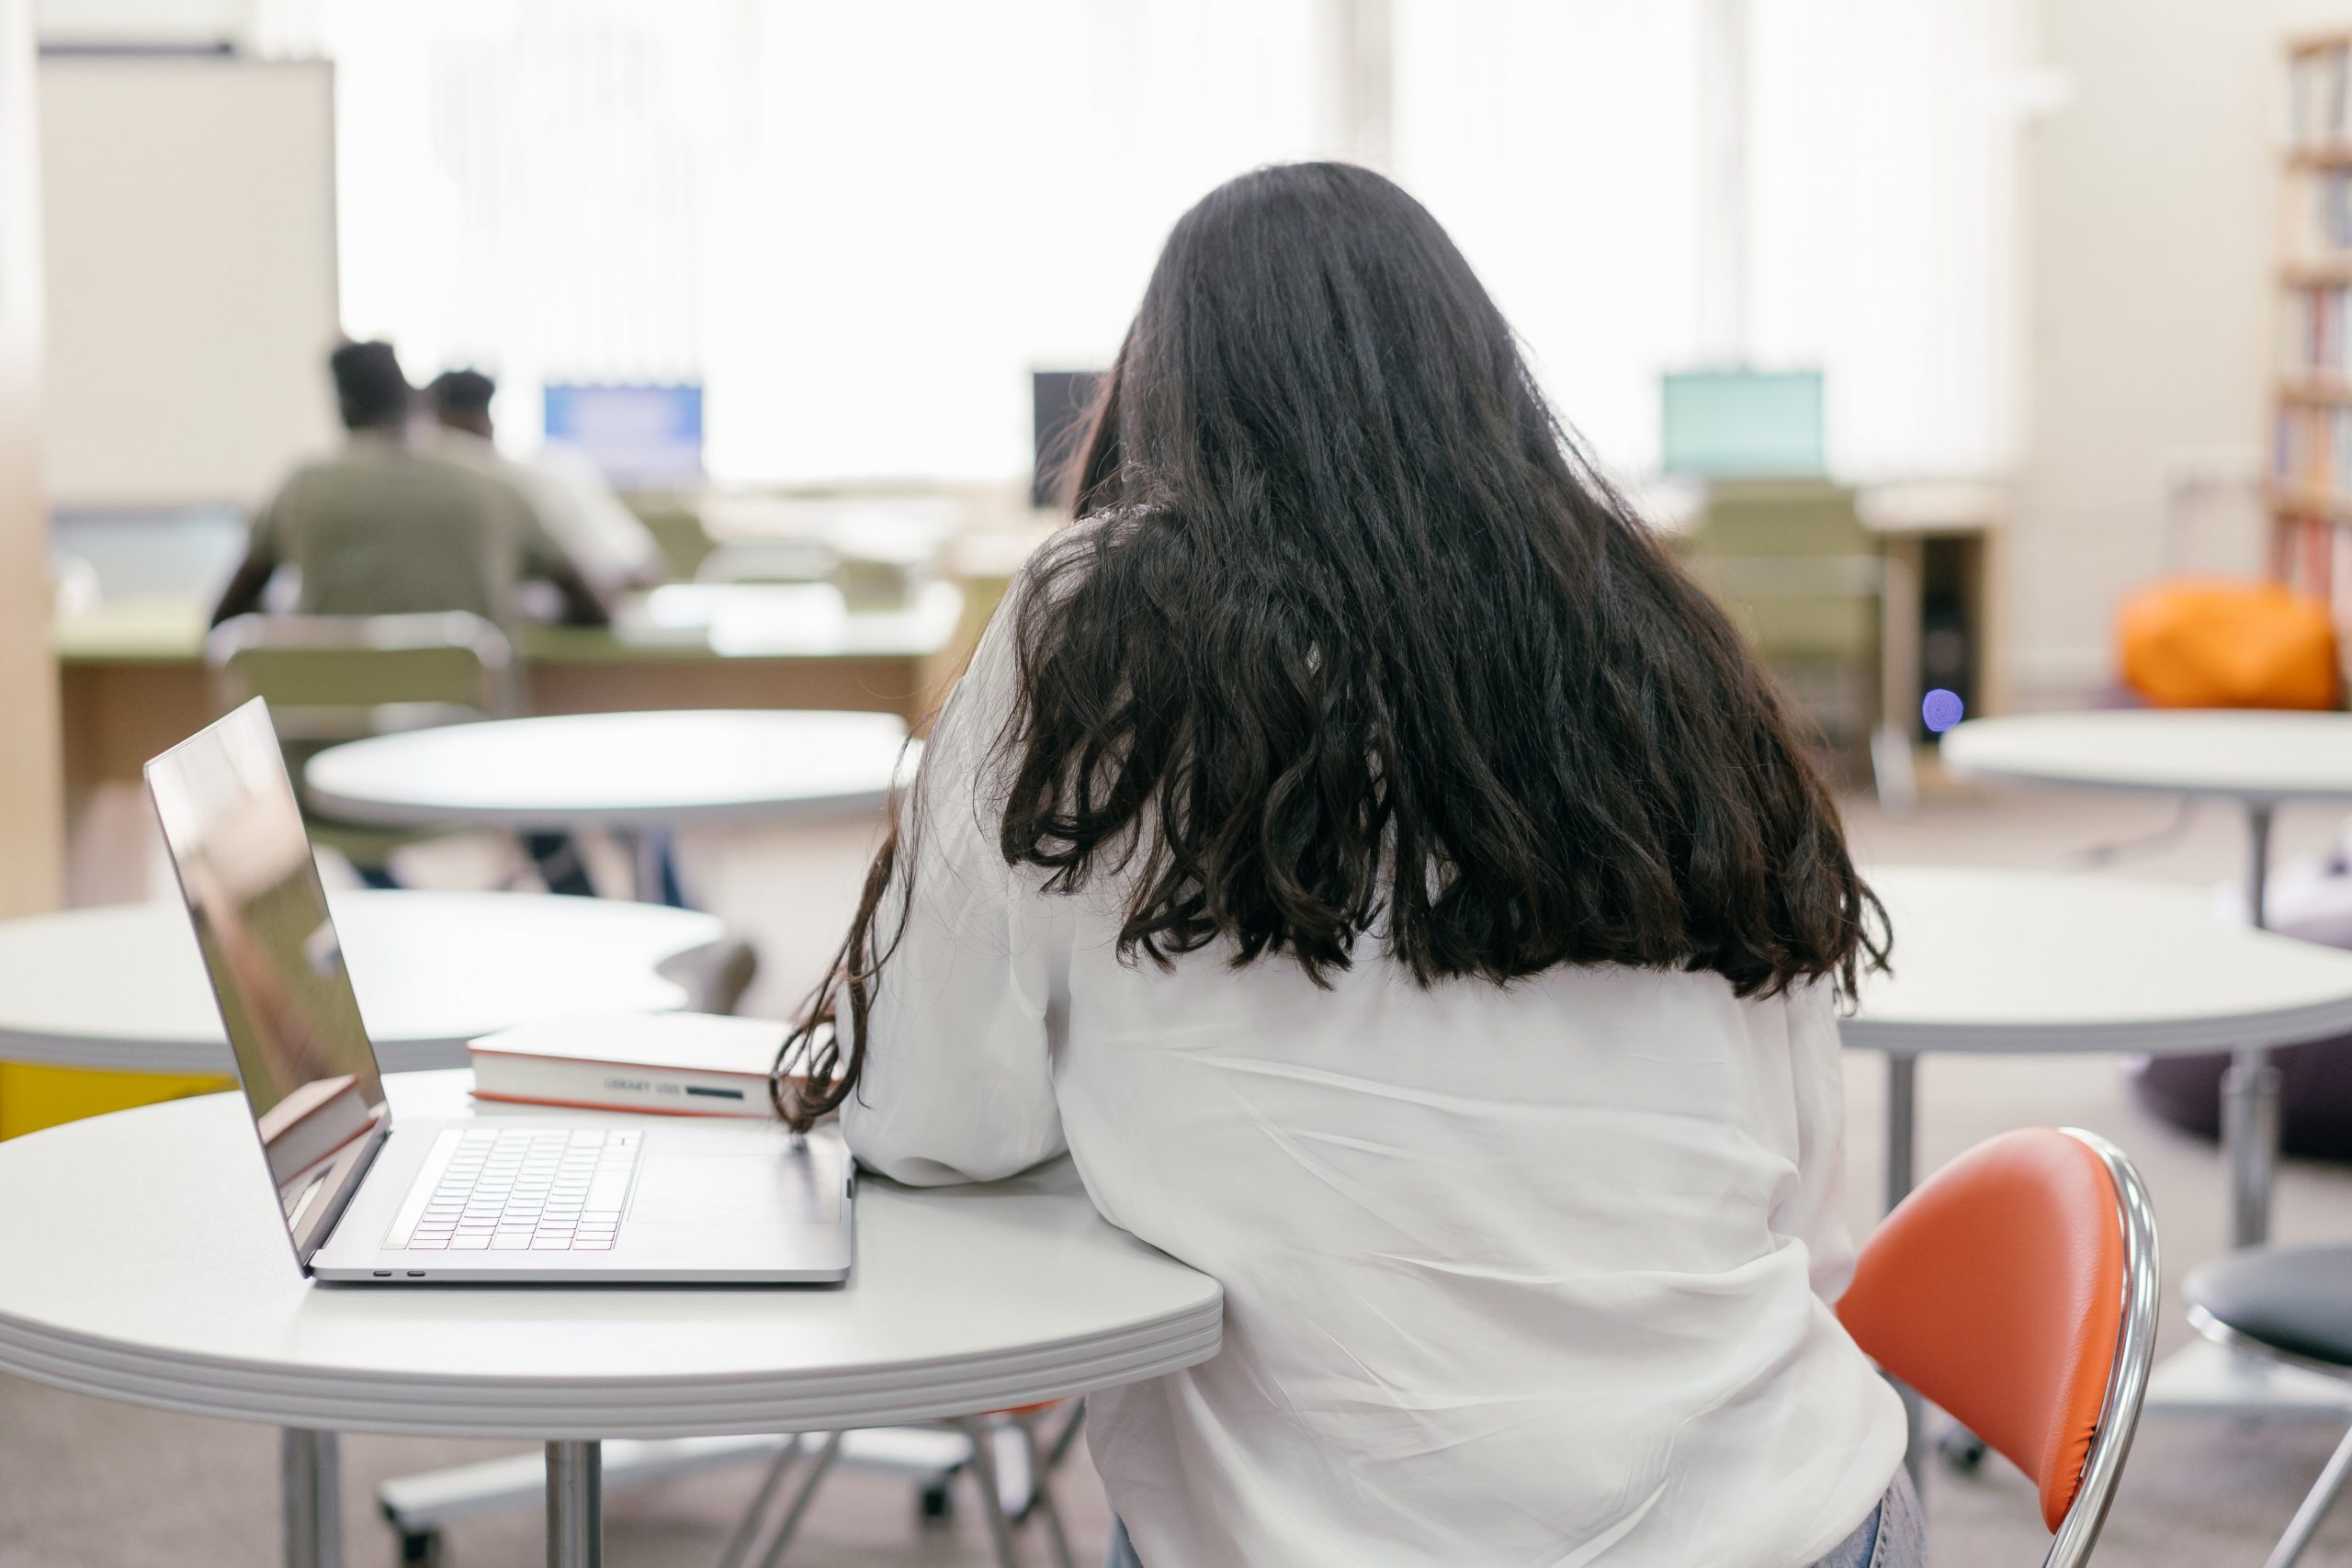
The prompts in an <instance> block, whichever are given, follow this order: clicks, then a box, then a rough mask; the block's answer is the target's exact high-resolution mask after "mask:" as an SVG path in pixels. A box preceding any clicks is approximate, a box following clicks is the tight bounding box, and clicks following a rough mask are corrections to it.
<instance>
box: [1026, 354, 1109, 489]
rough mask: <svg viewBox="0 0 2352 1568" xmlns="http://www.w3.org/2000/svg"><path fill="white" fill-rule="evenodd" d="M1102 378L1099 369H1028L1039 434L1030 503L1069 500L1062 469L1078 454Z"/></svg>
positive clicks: (1032, 410) (1033, 413)
mask: <svg viewBox="0 0 2352 1568" xmlns="http://www.w3.org/2000/svg"><path fill="white" fill-rule="evenodd" d="M1102 380H1103V372H1102V371H1100V370H1033V371H1031V372H1030V373H1029V401H1030V408H1031V413H1032V417H1033V419H1034V420H1035V429H1036V434H1037V458H1036V468H1035V470H1034V471H1033V473H1032V474H1031V476H1030V479H1029V504H1030V505H1032V506H1063V505H1067V504H1068V503H1069V494H1068V492H1067V491H1064V490H1063V489H1062V480H1063V470H1064V469H1065V468H1067V467H1068V466H1069V464H1070V462H1071V461H1072V460H1073V459H1075V458H1076V457H1077V456H1078V444H1079V442H1080V439H1081V438H1082V437H1083V436H1084V435H1085V434H1086V430H1085V424H1084V423H1083V422H1084V420H1085V417H1086V410H1087V407H1088V405H1089V404H1091V403H1092V402H1093V401H1094V391H1095V389H1096V388H1097V387H1098V386H1100V385H1101V384H1102Z"/></svg>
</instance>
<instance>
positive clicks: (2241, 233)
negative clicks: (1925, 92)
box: [2004, 0, 2352, 705]
mask: <svg viewBox="0 0 2352 1568" xmlns="http://www.w3.org/2000/svg"><path fill="white" fill-rule="evenodd" d="M2037 21H2038V32H2039V38H2038V46H2037V52H2038V54H2039V58H2040V60H2041V63H2042V64H2043V65H2044V66H2046V67H2048V68H2050V69H2051V70H2052V72H2054V73H2058V75H2059V76H2060V77H2061V78H2063V82H2064V89H2065V90H2064V93H2063V101H2062V102H2060V103H2059V104H2058V105H2057V106H2056V107H2053V108H2052V109H2051V110H2050V111H2049V112H2048V113H2047V114H2046V115H2044V116H2043V117H2042V118H2040V119H2039V120H2037V121H2036V123H2035V124H2034V125H2033V126H2032V128H2031V129H2030V130H2028V132H2027V133H2026V146H2025V152H2024V156H2025V181H2024V197H2023V206H2024V209H2025V211H2024V235H2025V237H2024V241H2023V252H2024V254H2023V268H2022V272H2023V281H2024V305H2025V312H2026V314H2025V321H2024V333H2025V338H2026V343H2025V355H2024V364H2025V367H2026V368H2025V372H2024V376H2025V382H2026V386H2025V395H2024V398H2023V400H2022V419H2023V423H2024V428H2023V430H2022V432H2021V437H2022V439H2021V441H2020V444H2019V449H2020V453H2021V461H2020V467H2019V474H2018V507H2017V516H2016V519H2015V525H2014V528H2013V530H2012V533H2011V537H2010V541H2009V549H2008V552H2007V567H2006V570H2005V572H2004V579H2005V587H2006V590H2007V616H2006V620H2007V651H2008V656H2009V658H2008V671H2009V677H2010V688H2011V696H2012V698H2013V700H2014V701H2015V702H2016V703H2017V704H2018V705H2060V704H2069V703H2074V702H2078V701H2081V700H2083V699H2084V698H2085V697H2086V696H2088V695H2091V694H2095V693H2096V692H2097V691H2098V689H2099V688H2100V687H2102V686H2103V685H2105V684H2106V683H2108V682H2109V680H2110V678H2111V674H2110V672H2111V670H2112V665H2113V657H2112V650H2111V649H2112V638H2111V626H2112V619H2113V613H2114V606H2115V602H2116V600H2117V598H2118V596H2119V595H2120V594H2121V593H2123V592H2127V591H2128V590H2130V589H2131V587H2133V586H2134V585H2136V584H2139V583H2142V582H2144V581H2147V580H2149V579H2150V578H2152V577H2155V576H2158V575H2161V574H2163V573H2165V572H2168V571H2175V570H2224V571H2231V572H2239V573H2256V572H2259V571H2260V570H2263V564H2264V560H2263V552H2264V538H2265V524H2264V521H2263V517H2262V513H2261V510H2260V507H2259V504H2258V501H2257V498H2256V491H2255V486H2256V483H2257V481H2258V479H2259V475H2260V467H2261V462H2262V453H2263V449H2264V442H2265V432H2266V430H2267V412H2266V397H2267V383H2268V380H2269V378H2270V372H2271V368H2272V367H2271V358H2270V344H2271V342H2272V336H2271V317H2270V294H2269V288H2270V282H2269V279H2270V273H2271V269H2272V266H2273V265H2274V261H2275V256H2274V251H2273V245H2274V240H2275V236H2276V233H2277V217H2278V206H2277V204H2278V188H2277V177H2276V176H2277V164H2278V145H2279V140H2280V139H2279V131H2278V125H2279V113H2280V111H2279V107H2278V105H2279V101H2280V97H2281V96H2282V92H2283V87H2282V83H2283V77H2284V69H2285V68H2284V64H2283V57H2282V55H2281V52H2280V48H2279V45H2280V42H2281V40H2282V39H2283V38H2284V37H2285V36H2286V35H2287V34H2288V33H2289V32H2290V31H2300V30H2305V29H2309V28H2323V27H2337V26H2352V0H2040V6H2039V17H2038V18H2037Z"/></svg>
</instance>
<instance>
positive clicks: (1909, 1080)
mask: <svg viewBox="0 0 2352 1568" xmlns="http://www.w3.org/2000/svg"><path fill="white" fill-rule="evenodd" d="M1918 1134H1919V1058H1918V1057H1917V1056H1914V1055H1908V1054H1907V1053H1896V1054H1890V1055H1888V1056H1887V1058H1886V1208H1887V1212H1888V1213H1894V1206H1895V1205H1896V1204H1897V1203H1900V1202H1902V1201H1903V1200H1904V1199H1905V1198H1907V1197H1909V1196H1910V1195H1911V1183H1912V1180H1913V1173H1914V1170H1915V1168H1916V1166H1917V1158H1918V1154H1917V1145H1918ZM1889 1381H1894V1380H1889ZM1894 1392H1895V1393H1898V1394H1900V1395H1902V1397H1903V1429H1904V1438H1905V1441H1904V1449H1903V1463H1904V1467H1905V1469H1907V1470H1909V1471H1910V1472H1911V1484H1912V1485H1913V1486H1914V1487H1917V1486H1919V1485H1921V1484H1923V1483H1925V1481H1926V1479H1927V1471H1926V1466H1927V1462H1928V1443H1927V1408H1926V1404H1925V1402H1924V1401H1922V1400H1921V1399H1920V1397H1919V1393H1918V1391H1917V1389H1915V1388H1913V1387H1912V1386H1911V1385H1910V1384H1909V1383H1906V1382H1894Z"/></svg>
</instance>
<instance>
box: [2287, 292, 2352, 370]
mask: <svg viewBox="0 0 2352 1568" xmlns="http://www.w3.org/2000/svg"><path fill="white" fill-rule="evenodd" d="M2347 320H2352V286H2346V285H2345V284H2340V283H2334V284H2316V285H2315V284H2289V285H2288V286H2287V287H2286V288H2285V289H2284V290H2283V298H2282V299H2281V301H2280V310H2279V311H2278V325H2279V332H2280V334H2281V336H2280V341H2279V355H2278V359H2279V365H2278V369H2279V373H2280V374H2281V375H2283V376H2286V377H2289V378H2295V379H2310V380H2325V381H2339V382H2340V381H2347V380H2352V348H2347V346H2346V344H2347V338H2346V333H2345V330H2344V329H2345V324H2346V321H2347Z"/></svg>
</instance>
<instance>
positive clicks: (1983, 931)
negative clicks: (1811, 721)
mask: <svg viewBox="0 0 2352 1568" xmlns="http://www.w3.org/2000/svg"><path fill="white" fill-rule="evenodd" d="M1862 874H1863V877H1864V879H1865V880H1866V881H1868V882H1869V883H1870V885H1871V887H1872V888H1873V889H1875V890H1876V891H1877V893H1878V896H1879V897H1880V898H1881V899H1882V900H1883V902H1884V903H1885V905H1886V910H1887V917H1888V919H1889V922H1890V924H1891V926H1892V928H1893V931H1894V971H1893V973H1891V974H1886V975H1870V976H1864V977H1863V980H1862V985H1861V996H1860V1005H1859V1007H1858V1009H1857V1010H1856V1011H1855V1013H1854V1015H1853V1016H1852V1017H1850V1018H1848V1019H1845V1020H1843V1021H1841V1023H1840V1024H1839V1035H1840V1038H1841V1039H1842V1041H1843V1043H1845V1045H1846V1046H1847V1048H1848V1049H1849V1050H1869V1051H1878V1052H1882V1053H1883V1054H1884V1055H1885V1056H1886V1059H1887V1095H1886V1203H1887V1207H1889V1208H1893V1207H1894V1205H1895V1204H1896V1203H1898V1202H1900V1201H1902V1200H1903V1197H1904V1195H1905V1193H1907V1192H1909V1191H1910V1190H1911V1186H1912V1181H1913V1177H1914V1160H1915V1156H1916V1139H1917V1125H1918V1110H1917V1081H1918V1080H1917V1072H1918V1059H1919V1057H1920V1056H1922V1055H1926V1054H1928V1053H1930V1052H1938V1053H1941V1052H1949V1053H1952V1054H1955V1055H1972V1054H1993V1055H2023V1054H2039V1055H2073V1054H2076V1053H2082V1052H2114V1053H2118V1054H2124V1055H2159V1056H2161V1055H2198V1054H2202V1053H2207V1052H2212V1051H2217V1050H2226V1049H2229V1048H2231V1047H2233V1046H2234V1047H2251V1048H2256V1049H2264V1050H2267V1049H2268V1048H2270V1047H2272V1046H2278V1045H2293V1044H2297V1043H2301V1042H2303V1041H2306V1040H2322V1039H2325V1038H2327V1037H2328V1036H2330V1035H2333V1034H2343V1033H2347V1032H2352V953H2343V952H2339V951H2337V950H2336V949H2335V948H2329V947H2319V946H2316V945H2314V944H2312V943H2311V942H2297V941H2294V940H2292V939H2291V938H2288V937H2282V936H2274V935H2272V934H2271V933H2269V932H2267V931H2251V930H2248V929H2246V928H2245V927H2242V926H2231V925H2225V924H2223V923H2222V922H2221V921H2218V920H2216V919H2214V918H2213V914H2212V909H2211V903H2210V901H2209V900H2208V898H2207V897H2206V896H2205V894H2204V893H2203V891H2202V890H2201V889H2199V888H2195V887H2188V886H2175V885H2167V884H2163V883H2149V882H2136V881H2131V880H2127V879H2124V878H2120V877H2107V876H2094V875H2088V874H2060V873H2049V872H2030V871H2005V870H1996V869H1979V868H1975V867H1965V866H1929V865H1879V866H1865V867H1864V868H1863V872H1862ZM2175 1359H2176V1360H2177V1361H2186V1362H2189V1363H2193V1364H2195V1366H2197V1367H2199V1368H2202V1369H2204V1371H2206V1372H2211V1371H2213V1368H2212V1367H2211V1366H2210V1365H2209V1363H2214V1362H2215V1361H2216V1358H2214V1357H2213V1356H2212V1355H2211V1354H2210V1353H2209V1351H2208V1349H2207V1348H2205V1347H2202V1346H2199V1347H2195V1348H2192V1350H2191V1351H2188V1352H2184V1353H2183V1355H2182V1356H2181V1357H2177V1358H2175ZM2224 1371H2226V1374H2227V1376H2226V1389H2225V1391H2224V1393H2226V1395H2227V1397H2226V1398H2224V1393H2215V1394H2214V1395H2213V1396H2211V1397H2210V1398H2209V1397H2203V1396H2196V1397H2191V1396H2188V1395H2182V1396H2179V1397H2177V1398H2174V1399H2172V1400H2171V1401H2170V1402H2171V1403H2173V1404H2217V1403H2229V1404H2232V1406H2233V1407H2236V1408H2246V1407H2257V1406H2259V1407H2267V1405H2268V1404H2271V1403H2272V1402H2273V1401H2272V1399H2271V1397H2270V1395H2269V1394H2268V1393H2260V1394H2257V1393H2248V1392H2246V1388H2247V1385H2248V1384H2250V1383H2252V1382H2263V1383H2264V1384H2265V1386H2266V1387H2267V1388H2270V1389H2272V1390H2273V1391H2274V1392H2275V1390H2276V1389H2277V1388H2278V1387H2284V1386H2285V1385H2286V1384H2288V1383H2290V1382H2292V1381H2293V1380H2291V1379H2286V1380H2281V1379H2267V1380H2266V1379H2261V1378H2259V1377H2258V1376H2242V1375H2239V1374H2238V1371H2237V1370H2236V1369H2234V1368H2232V1369H2225V1370H2224ZM2199 1375H2200V1376H2201V1375H2202V1374H2201V1373H2200V1374H2199ZM2159 1381H2160V1382H2163V1381H2164V1374H2163V1373H2161V1372H2160V1373H2159ZM2209 1381H2210V1380H2209ZM2311 1381H2312V1382H2313V1383H2314V1384H2316V1383H2317V1382H2318V1380H2311ZM2182 1382H2184V1379H2183V1378H2181V1377H2179V1376H2175V1377H2174V1378H2173V1379H2172V1380H2171V1382H2170V1384H2169V1385H2168V1386H2169V1387H2171V1388H2175V1389H2177V1388H2178V1387H2180V1385H2181V1384H2182ZM2306 1392H2308V1393H2312V1395H2313V1396H2315V1397H2317V1398H2320V1399H2322V1400H2324V1403H2325V1404H2327V1405H2328V1406H2329V1407H2330V1408H2341V1407H2342V1405H2343V1404H2344V1403H2345V1395H2344V1393H2343V1392H2342V1391H2341V1389H2340V1388H2339V1387H2337V1386H2336V1385H2335V1384H2332V1383H2331V1384H2326V1385H2324V1388H2314V1389H2312V1390H2308V1391H2306ZM2152 1397H2154V1396H2152ZM1915 1453H1916V1446H1915Z"/></svg>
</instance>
